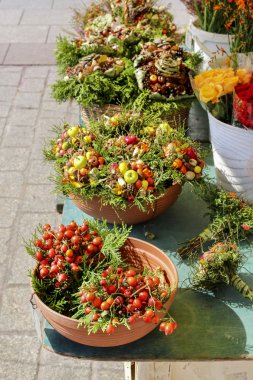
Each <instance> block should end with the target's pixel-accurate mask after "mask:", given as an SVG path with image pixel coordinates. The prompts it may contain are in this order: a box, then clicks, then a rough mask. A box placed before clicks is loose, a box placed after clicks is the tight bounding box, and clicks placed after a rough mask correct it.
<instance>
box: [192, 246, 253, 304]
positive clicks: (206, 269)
mask: <svg viewBox="0 0 253 380" xmlns="http://www.w3.org/2000/svg"><path fill="white" fill-rule="evenodd" d="M242 262H243V255H242V254H241V253H240V251H239V248H238V246H237V245H236V244H235V243H231V242H218V243H215V244H214V245H213V246H212V247H211V248H210V249H209V250H208V251H205V252H204V253H203V254H202V255H201V256H200V259H199V264H198V265H197V266H196V267H195V270H194V273H193V274H192V280H191V281H192V286H193V287H194V288H197V289H209V290H210V289H215V288H217V287H219V285H221V284H227V285H232V286H233V287H234V288H235V289H236V290H237V291H238V292H239V293H241V294H242V295H243V296H244V297H245V298H248V299H249V300H250V301H253V290H252V289H251V288H250V287H249V286H248V285H247V284H246V283H245V282H244V281H243V280H242V279H241V278H240V276H239V275H238V269H239V268H240V266H241V265H242Z"/></svg>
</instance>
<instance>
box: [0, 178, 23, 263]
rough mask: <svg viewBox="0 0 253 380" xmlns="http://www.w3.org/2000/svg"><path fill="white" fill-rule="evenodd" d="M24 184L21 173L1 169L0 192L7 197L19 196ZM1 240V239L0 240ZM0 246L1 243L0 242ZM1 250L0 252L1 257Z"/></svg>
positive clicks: (0, 245)
mask: <svg viewBox="0 0 253 380" xmlns="http://www.w3.org/2000/svg"><path fill="white" fill-rule="evenodd" d="M23 184H24V176H23V173H20V172H18V171H16V172H15V171H14V172H12V173H11V175H10V173H9V172H5V171H1V173H0V194H1V195H2V196H4V195H5V196H8V198H20V196H21V194H22V186H23ZM0 236H1V234H0ZM0 241H1V240H0ZM0 247H3V245H2V244H1V242H0ZM1 255H2V252H1V254H0V258H1Z"/></svg>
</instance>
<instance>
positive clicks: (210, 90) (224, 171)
mask: <svg viewBox="0 0 253 380" xmlns="http://www.w3.org/2000/svg"><path fill="white" fill-rule="evenodd" d="M252 84H253V76H252V69H251V68H250V69H249V70H248V69H241V68H237V69H234V68H232V67H225V68H215V69H210V70H207V71H205V72H202V73H200V74H198V75H197V76H195V77H194V78H193V79H192V86H193V88H194V91H195V93H196V95H197V97H198V99H199V100H200V102H201V104H202V105H203V107H204V108H205V109H206V110H207V111H208V118H209V124H210V140H211V143H212V149H213V157H214V164H215V169H216V176H217V183H218V184H219V185H220V186H222V188H224V189H225V190H227V191H232V192H233V191H235V192H236V193H238V194H239V195H241V196H242V197H243V198H245V199H246V200H248V201H249V202H252V201H253V154H252V146H253V130H252V128H251V116H252V114H251V106H252V95H251V90H252ZM233 95H234V96H233ZM233 106H234V107H233ZM235 119H236V120H237V122H235Z"/></svg>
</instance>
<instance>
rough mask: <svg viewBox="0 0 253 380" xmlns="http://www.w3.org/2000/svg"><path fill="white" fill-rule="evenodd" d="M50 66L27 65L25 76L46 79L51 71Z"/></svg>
mask: <svg viewBox="0 0 253 380" xmlns="http://www.w3.org/2000/svg"><path fill="white" fill-rule="evenodd" d="M49 68H50V66H41V67H40V66H27V67H26V68H25V71H24V76H23V78H24V79H25V78H41V79H45V78H46V77H47V74H48V72H49Z"/></svg>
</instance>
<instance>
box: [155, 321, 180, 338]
mask: <svg viewBox="0 0 253 380" xmlns="http://www.w3.org/2000/svg"><path fill="white" fill-rule="evenodd" d="M176 328H177V322H175V321H168V322H162V323H161V324H160V326H159V331H162V332H164V333H165V335H170V334H172V333H173V331H174V330H175V329H176Z"/></svg>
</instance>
